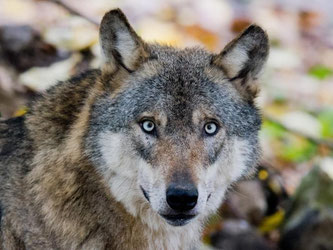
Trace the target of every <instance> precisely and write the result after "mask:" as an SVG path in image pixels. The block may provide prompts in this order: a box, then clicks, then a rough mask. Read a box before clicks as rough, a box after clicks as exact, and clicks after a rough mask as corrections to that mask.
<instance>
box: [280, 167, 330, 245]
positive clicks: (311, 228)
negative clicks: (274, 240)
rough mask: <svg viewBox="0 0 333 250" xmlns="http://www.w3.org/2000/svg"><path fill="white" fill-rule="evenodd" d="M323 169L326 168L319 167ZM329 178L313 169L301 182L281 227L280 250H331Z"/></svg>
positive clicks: (326, 173) (318, 170) (317, 169)
mask: <svg viewBox="0 0 333 250" xmlns="http://www.w3.org/2000/svg"><path fill="white" fill-rule="evenodd" d="M323 166H325V168H326V165H323ZM332 197H333V179H332V178H331V176H330V174H329V172H327V169H323V168H322V167H318V166H316V167H314V168H313V169H312V170H311V171H310V172H309V173H308V174H307V175H306V176H305V177H304V178H303V180H302V182H301V184H300V186H299V187H298V189H297V191H296V193H295V195H294V197H293V199H292V204H291V207H290V209H289V211H288V213H287V216H286V220H285V224H284V226H283V228H282V237H281V241H280V247H281V249H282V250H304V249H306V250H326V249H327V250H330V249H333V199H332Z"/></svg>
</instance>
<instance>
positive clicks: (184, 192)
mask: <svg viewBox="0 0 333 250" xmlns="http://www.w3.org/2000/svg"><path fill="white" fill-rule="evenodd" d="M166 199H167V202H168V204H169V206H170V207H171V208H172V209H174V210H177V211H188V210H191V209H192V208H194V207H195V205H196V204H197V200H198V190H197V189H196V188H195V187H192V188H189V189H184V188H179V187H175V186H169V187H168V189H167V192H166Z"/></svg>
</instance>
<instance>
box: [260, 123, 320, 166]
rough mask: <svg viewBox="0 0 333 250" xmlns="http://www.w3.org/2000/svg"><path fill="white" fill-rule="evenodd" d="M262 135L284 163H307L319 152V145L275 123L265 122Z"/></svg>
mask: <svg viewBox="0 0 333 250" xmlns="http://www.w3.org/2000/svg"><path fill="white" fill-rule="evenodd" d="M261 135H262V136H266V137H267V138H268V139H269V141H270V142H271V145H272V148H273V150H274V151H275V152H276V154H277V156H278V157H279V158H281V160H284V161H289V162H303V161H307V160H309V159H311V158H312V157H313V156H314V155H315V154H316V152H317V145H315V144H314V143H312V142H310V141H308V140H307V139H305V138H303V137H300V136H297V135H294V134H292V133H290V132H288V131H286V130H285V129H284V128H283V127H282V126H280V125H279V124H277V123H274V122H270V121H264V123H263V127H262V131H261Z"/></svg>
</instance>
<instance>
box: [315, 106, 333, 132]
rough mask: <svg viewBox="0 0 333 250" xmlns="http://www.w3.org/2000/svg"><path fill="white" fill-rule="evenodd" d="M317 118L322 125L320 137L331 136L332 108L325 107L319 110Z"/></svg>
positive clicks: (332, 127) (332, 123) (332, 130)
mask: <svg viewBox="0 0 333 250" xmlns="http://www.w3.org/2000/svg"><path fill="white" fill-rule="evenodd" d="M318 119H319V121H320V123H321V125H322V131H321V135H322V137H323V138H333V109H326V110H324V111H322V112H320V114H319V116H318Z"/></svg>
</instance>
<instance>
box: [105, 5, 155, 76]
mask: <svg viewBox="0 0 333 250" xmlns="http://www.w3.org/2000/svg"><path fill="white" fill-rule="evenodd" d="M99 37H100V43H101V47H102V54H103V57H104V58H103V59H104V65H103V70H106V71H109V72H113V71H114V70H115V69H116V68H117V67H118V66H121V67H123V68H125V69H126V70H127V71H129V72H132V71H134V70H136V69H137V68H138V67H139V65H140V63H141V62H143V61H144V60H145V58H147V57H148V53H147V49H146V46H145V44H144V42H143V41H142V39H141V38H140V37H139V36H138V35H137V34H136V33H135V31H134V30H133V29H132V27H131V26H130V24H129V23H128V21H127V18H126V16H125V15H124V13H123V12H122V11H121V10H120V9H114V10H111V11H109V12H108V13H106V14H105V15H104V17H103V19H102V22H101V26H100V30H99Z"/></svg>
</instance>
